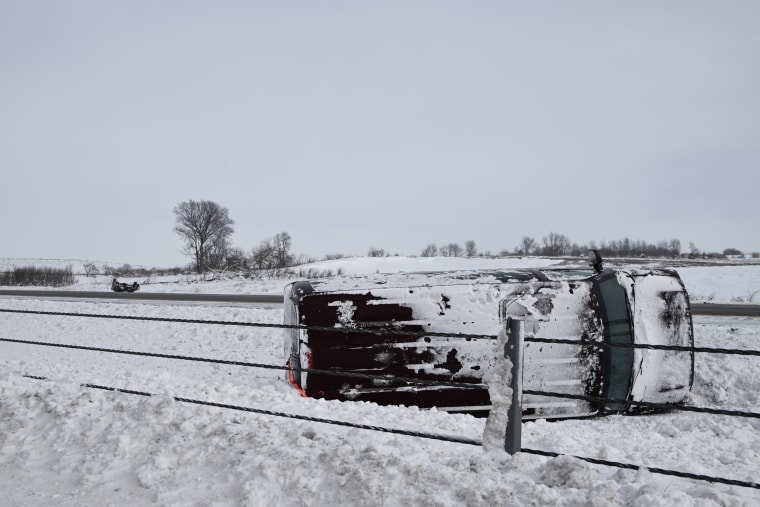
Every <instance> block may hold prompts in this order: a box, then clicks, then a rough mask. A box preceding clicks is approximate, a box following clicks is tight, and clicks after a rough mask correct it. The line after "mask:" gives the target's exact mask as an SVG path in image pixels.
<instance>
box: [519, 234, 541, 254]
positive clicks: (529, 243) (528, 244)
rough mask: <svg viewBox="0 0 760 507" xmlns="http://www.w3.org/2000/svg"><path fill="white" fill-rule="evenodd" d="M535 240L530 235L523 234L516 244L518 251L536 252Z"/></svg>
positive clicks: (522, 252) (524, 252) (523, 252)
mask: <svg viewBox="0 0 760 507" xmlns="http://www.w3.org/2000/svg"><path fill="white" fill-rule="evenodd" d="M536 246H537V245H536V240H535V239H533V238H531V237H530V236H523V237H522V239H521V240H520V244H519V245H518V246H517V249H518V251H519V252H520V253H521V254H523V255H530V254H532V253H536Z"/></svg>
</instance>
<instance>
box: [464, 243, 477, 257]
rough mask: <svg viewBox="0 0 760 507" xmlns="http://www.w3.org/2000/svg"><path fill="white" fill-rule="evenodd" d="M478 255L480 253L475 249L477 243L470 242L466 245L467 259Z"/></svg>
mask: <svg viewBox="0 0 760 507" xmlns="http://www.w3.org/2000/svg"><path fill="white" fill-rule="evenodd" d="M477 253H478V251H477V249H476V248H475V242H474V241H473V240H468V241H466V242H465V243H464V254H465V255H466V256H467V257H475V255H476V254H477Z"/></svg>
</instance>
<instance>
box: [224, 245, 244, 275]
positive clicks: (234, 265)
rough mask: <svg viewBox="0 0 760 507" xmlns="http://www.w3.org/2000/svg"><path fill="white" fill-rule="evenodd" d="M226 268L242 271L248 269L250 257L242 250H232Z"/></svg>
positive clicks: (226, 261) (225, 262)
mask: <svg viewBox="0 0 760 507" xmlns="http://www.w3.org/2000/svg"><path fill="white" fill-rule="evenodd" d="M224 264H225V266H224V267H226V268H228V269H233V270H236V271H241V270H244V269H247V268H248V265H249V262H248V257H247V256H246V255H245V252H244V251H243V250H242V249H241V248H230V249H229V250H228V251H227V258H226V259H225V261H224Z"/></svg>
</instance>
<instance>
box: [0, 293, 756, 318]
mask: <svg viewBox="0 0 760 507" xmlns="http://www.w3.org/2000/svg"><path fill="white" fill-rule="evenodd" d="M0 296H10V297H27V298H36V299H50V298H56V299H58V298H65V299H115V300H129V301H181V302H192V303H258V304H261V303H265V304H280V303H282V295H280V294H184V293H177V292H133V293H126V292H84V291H63V290H0ZM691 311H692V313H693V314H694V315H713V316H719V317H760V305H752V304H713V303H694V304H692V305H691Z"/></svg>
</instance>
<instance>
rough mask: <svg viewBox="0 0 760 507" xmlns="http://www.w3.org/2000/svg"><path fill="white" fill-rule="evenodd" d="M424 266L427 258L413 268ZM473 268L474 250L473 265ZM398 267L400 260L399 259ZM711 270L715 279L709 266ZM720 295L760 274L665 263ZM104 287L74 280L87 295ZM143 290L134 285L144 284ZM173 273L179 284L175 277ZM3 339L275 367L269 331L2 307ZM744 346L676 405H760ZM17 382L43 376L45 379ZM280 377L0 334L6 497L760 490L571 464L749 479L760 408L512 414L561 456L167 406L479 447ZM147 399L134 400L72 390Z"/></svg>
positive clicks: (438, 499)
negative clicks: (576, 416) (565, 417)
mask: <svg viewBox="0 0 760 507" xmlns="http://www.w3.org/2000/svg"><path fill="white" fill-rule="evenodd" d="M417 261H419V259H416V260H412V259H404V260H401V259H398V258H388V259H341V260H339V261H331V262H329V263H321V264H320V265H319V266H313V267H314V268H315V269H317V268H318V269H321V270H327V269H330V270H333V271H337V269H342V272H343V273H344V274H347V275H351V274H372V273H378V272H381V273H382V272H393V271H399V270H412V271H427V270H447V269H462V268H464V269H480V268H486V269H498V268H514V267H530V266H536V265H537V262H543V263H545V264H544V265H547V264H550V263H551V262H553V261H549V260H546V259H544V260H540V259H538V260H537V259H512V260H510V261H509V262H507V261H505V260H502V261H500V264H499V265H495V264H494V263H496V262H499V261H493V263H492V261H490V260H483V261H484V263H491V264H490V265H480V262H478V264H479V265H478V266H474V263H473V264H468V265H465V266H462V265H460V264H454V262H456V263H461V262H463V261H465V262H466V261H468V260H467V259H440V258H439V259H438V260H431V261H430V263H429V264H427V265H425V266H420V265H419V263H418V262H417ZM426 261H427V260H426ZM473 261H481V260H480V259H475V260H473ZM393 263H395V264H393ZM710 270H717V271H713V272H712V273H713V274H717V276H711V271H710ZM679 272H681V273H682V276H683V278H684V280H685V282H686V285H687V287H688V288H689V290H690V292H692V294H697V295H698V296H699V297H700V298H704V299H705V300H709V299H711V300H714V301H719V300H720V301H731V300H732V299H735V298H737V297H744V296H746V295H747V294H748V293H749V292H750V291H752V290H755V289H754V288H753V287H757V288H760V267H758V266H744V267H741V266H739V267H733V266H725V267H718V268H707V267H694V268H683V269H679ZM105 281H106V280H104V279H103V280H97V279H94V278H90V279H87V280H86V281H84V282H83V281H81V278H80V282H79V283H78V287H79V288H81V289H83V290H84V289H86V288H88V285H89V287H99V285H98V284H100V283H101V282H105ZM138 281H140V282H145V280H138ZM163 281H167V282H169V281H171V282H177V283H162V284H159V283H153V284H151V283H148V284H145V285H144V286H143V289H141V290H151V291H153V290H173V291H177V292H209V293H244V292H248V293H267V292H269V293H279V292H281V291H282V286H283V285H284V283H285V282H287V280H283V279H280V280H265V281H261V280H258V281H256V280H245V279H230V280H225V281H216V282H200V281H198V282H191V281H182V282H181V281H180V280H177V279H175V280H163ZM180 282H181V283H180ZM0 308H4V309H23V310H32V311H52V312H76V313H100V314H116V315H127V316H157V317H172V318H181V319H199V320H223V321H239V322H262V323H279V322H282V310H281V309H280V308H276V307H274V308H273V307H241V306H197V305H195V306H189V305H187V306H185V305H174V304H162V305H154V304H144V303H137V302H135V303H103V302H78V301H38V300H33V299H22V298H15V299H14V298H0ZM694 327H695V335H696V340H697V345H702V346H711V347H727V348H746V349H754V350H757V349H759V348H760V319H736V318H734V319H724V318H714V317H709V318H708V317H697V318H695V321H694ZM0 338H11V339H16V340H37V341H46V342H53V343H64V344H66V343H68V344H77V345H87V346H92V347H102V348H116V349H125V350H138V351H147V352H158V353H164V354H173V355H186V356H199V357H207V358H215V359H227V360H234V361H245V362H255V363H266V364H275V365H280V364H282V362H283V357H282V340H281V332H279V331H278V330H273V329H267V328H252V327H239V326H217V325H201V324H184V323H161V322H153V321H149V322H145V321H126V320H111V319H93V318H82V317H64V316H47V315H29V314H11V313H0ZM757 365H758V358H757V357H748V356H717V355H705V354H698V355H697V363H696V371H695V385H694V390H693V394H692V397H691V400H690V404H692V405H696V406H706V407H717V408H723V409H731V410H742V411H751V412H758V410H757V405H758V401H759V400H758V398H760V374H758V371H760V368H758V367H757ZM22 375H36V376H42V377H47V378H49V379H52V380H51V381H41V380H33V379H29V378H25V377H23V376H22ZM282 377H283V374H282V372H281V371H277V370H269V369H259V368H246V367H239V366H225V365H210V364H206V363H197V362H188V361H180V360H169V359H157V358H146V357H136V356H126V355H121V354H113V353H103V352H98V353H96V352H87V351H77V350H73V349H61V348H51V347H42V346H37V345H26V344H17V343H7V342H0V491H3V493H4V496H3V500H2V504H3V505H51V504H55V505H71V506H74V505H145V504H149V503H155V504H160V505H547V504H551V505H554V504H559V505H616V504H617V505H757V504H758V503H760V490H757V489H748V488H742V487H736V486H725V485H718V484H711V483H707V482H699V481H691V480H686V479H678V478H673V477H668V476H662V475H658V474H653V473H650V472H649V471H647V470H646V469H640V470H636V471H633V470H619V469H614V468H609V467H603V466H594V465H591V464H588V463H586V462H583V461H579V460H577V459H574V458H571V457H569V456H572V455H578V456H588V457H595V458H601V459H605V460H611V461H619V462H625V463H634V464H639V463H643V464H646V465H649V466H651V467H660V468H665V469H673V470H679V471H685V472H693V473H699V474H706V475H713V476H718V477H725V478H731V479H738V480H742V481H753V482H758V477H760V421H759V420H758V419H750V418H739V417H727V416H712V415H705V414H693V413H686V412H683V413H681V412H677V413H671V414H664V415H653V416H637V417H623V416H613V417H607V418H600V419H593V420H575V421H562V422H551V423H550V422H545V421H536V422H528V423H526V424H524V426H523V446H524V447H525V448H531V449H541V450H547V451H554V452H560V453H564V454H566V456H561V457H558V458H544V457H539V456H534V455H529V454H518V455H516V456H513V457H510V456H509V455H507V454H506V453H504V452H500V451H494V450H490V451H485V450H484V449H483V448H482V447H478V446H473V445H465V444H459V443H449V442H441V441H437V440H430V439H422V438H415V437H410V436H405V435H398V434H388V433H381V432H375V431H369V430H363V429H356V428H349V427H342V426H336V425H327V424H320V423H314V422H307V421H299V420H295V419H289V418H282V417H273V416H267V415H259V414H253V413H247V412H240V411H233V410H229V409H221V408H212V407H206V406H200V405H193V404H186V403H181V402H177V401H174V399H173V397H185V398H192V399H198V400H206V401H211V402H217V403H226V404H233V405H240V406H245V407H253V408H258V409H263V410H269V411H275V412H282V413H288V414H303V415H309V416H313V417H321V418H327V419H335V420H341V421H348V422H351V423H357V424H366V425H374V426H381V427H387V428H396V429H402V430H410V431H416V432H423V433H433V434H443V435H455V436H460V437H465V438H470V439H476V440H479V439H481V438H482V437H483V431H484V425H485V420H483V419H476V418H472V417H470V416H465V415H450V414H446V413H442V412H437V411H421V410H418V409H416V408H408V407H380V406H377V405H373V404H369V403H341V402H336V401H325V400H314V399H304V398H300V397H299V396H298V395H297V393H296V392H295V391H294V390H293V389H291V388H290V387H289V386H288V385H287V384H286V383H285V382H284V381H283V380H282ZM82 383H90V384H98V385H105V386H113V387H118V388H124V389H132V390H137V391H146V392H151V393H155V394H157V396H152V397H143V396H136V395H130V394H124V393H113V392H109V391H103V390H96V389H91V388H84V387H80V384H82Z"/></svg>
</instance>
